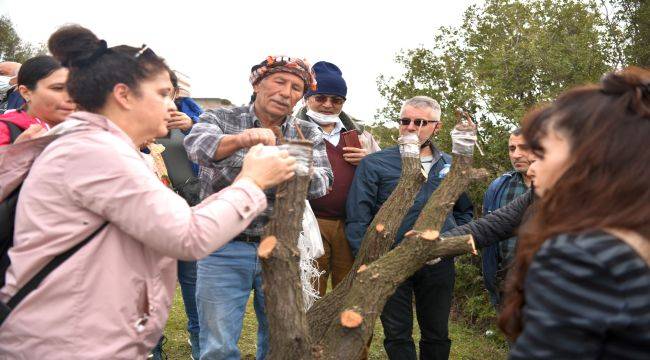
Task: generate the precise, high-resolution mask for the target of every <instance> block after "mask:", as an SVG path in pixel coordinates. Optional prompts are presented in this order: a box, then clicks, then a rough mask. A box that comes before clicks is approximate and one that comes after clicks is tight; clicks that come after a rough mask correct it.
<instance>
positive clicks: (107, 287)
mask: <svg viewBox="0 0 650 360" xmlns="http://www.w3.org/2000/svg"><path fill="white" fill-rule="evenodd" d="M49 48H50V51H51V52H52V54H54V56H55V57H57V58H58V59H59V60H60V61H61V62H62V63H63V64H64V65H66V66H68V67H69V69H70V74H69V79H68V84H67V87H68V91H69V93H70V96H71V97H72V99H73V100H74V102H75V103H77V104H78V105H79V106H80V108H83V109H84V110H86V112H77V113H74V114H72V115H71V116H70V117H69V120H70V119H71V120H76V122H77V123H79V125H77V126H75V128H74V130H73V132H71V133H69V134H66V135H64V136H62V137H60V138H58V139H56V140H54V141H53V142H52V143H51V144H50V145H48V146H47V148H46V149H45V151H43V152H42V154H41V155H40V156H38V157H37V158H36V160H35V161H34V163H33V165H32V166H31V169H30V170H29V175H28V176H27V178H26V180H25V181H24V183H23V186H22V190H21V193H20V198H19V201H18V207H17V213H16V222H15V226H16V229H15V236H14V247H13V248H11V250H10V252H9V256H10V258H11V266H10V267H9V270H8V271H7V275H6V285H5V286H4V287H3V288H2V289H1V290H0V300H2V301H4V302H6V301H7V299H9V298H10V297H11V296H13V295H14V294H15V293H16V291H17V289H20V288H21V287H22V286H23V285H24V284H25V282H26V281H27V280H28V279H30V278H31V277H32V276H33V275H34V274H35V273H36V272H37V271H39V270H40V269H41V268H42V267H43V266H44V264H46V263H47V262H48V261H49V260H51V259H52V258H53V257H54V256H56V255H57V254H60V253H62V252H64V251H66V250H67V249H69V248H71V247H72V246H74V245H75V244H78V243H79V242H81V241H82V239H84V238H86V237H87V236H88V235H89V234H91V233H93V232H94V231H95V230H96V229H98V228H100V227H101V225H102V224H103V223H105V222H108V226H106V227H105V228H103V229H102V230H101V231H100V232H99V233H98V234H97V235H96V236H95V237H94V238H93V239H92V240H90V242H88V243H87V244H86V245H85V246H84V247H82V248H81V249H80V250H79V251H78V252H76V253H75V254H74V255H72V256H71V257H70V258H69V259H68V260H67V261H65V262H64V263H63V264H62V265H60V266H59V267H58V268H56V269H55V270H54V271H53V272H52V273H50V274H49V276H48V277H47V278H45V280H44V281H43V282H42V283H41V284H40V286H39V287H38V288H36V290H34V291H33V292H32V293H31V294H30V295H28V296H27V297H26V298H25V299H24V300H23V301H22V302H21V303H20V304H19V305H18V306H17V307H16V308H15V309H14V310H13V312H12V313H11V314H10V315H9V317H8V318H7V319H6V320H5V322H4V324H3V325H2V327H1V328H0V358H2V359H138V358H139V359H142V358H145V357H146V355H147V352H148V351H149V349H151V348H152V347H153V346H154V345H155V344H156V342H157V341H158V339H159V338H160V336H161V335H162V331H163V328H164V326H165V322H166V321H167V316H168V312H169V308H170V306H171V301H172V297H173V295H174V289H175V281H176V259H184V260H189V259H197V258H201V257H204V256H206V255H208V254H210V253H211V252H213V251H215V250H216V249H217V248H219V247H220V246H222V245H223V244H225V243H226V242H228V241H229V240H230V239H232V238H233V237H235V236H236V235H237V234H239V233H240V232H241V231H243V230H244V229H245V228H246V227H247V226H248V224H249V223H250V221H251V220H252V219H253V218H255V217H256V216H257V215H258V214H259V213H261V212H262V210H263V209H264V208H265V207H266V205H267V204H266V197H265V195H264V193H263V191H262V190H263V189H265V188H268V187H271V186H274V185H277V184H278V183H280V182H282V181H285V180H287V179H289V178H290V177H291V176H293V171H294V166H295V159H294V158H292V157H289V156H288V154H287V153H286V152H276V153H274V154H268V152H264V153H263V152H262V151H261V145H257V146H256V147H253V148H252V149H251V151H250V152H249V153H248V155H247V156H246V158H245V159H244V164H243V168H242V170H241V173H240V174H239V176H238V179H235V181H234V182H233V185H232V186H230V187H229V188H226V189H224V190H223V191H221V192H219V193H217V194H214V195H212V196H210V197H208V198H206V199H205V200H204V201H203V202H202V203H201V204H199V205H198V206H195V207H189V206H188V205H187V203H186V202H185V200H183V199H182V198H181V197H179V196H178V195H176V194H175V193H174V192H173V191H171V190H170V189H168V188H167V187H166V186H165V185H163V183H162V182H161V181H160V180H159V179H158V178H157V177H156V175H154V173H153V171H152V170H151V169H150V168H148V167H147V165H146V163H145V161H144V160H143V158H142V155H141V154H140V152H139V151H138V146H139V145H140V144H143V143H144V142H146V141H147V140H148V139H152V138H156V137H160V136H164V135H165V134H166V133H167V127H166V121H165V119H166V117H167V116H168V109H169V107H170V106H172V100H171V98H170V94H171V92H172V85H171V82H170V78H169V69H168V68H167V65H165V63H164V62H163V60H162V59H161V58H159V57H158V56H156V54H154V53H153V51H151V50H150V49H148V48H147V47H145V46H143V47H142V48H133V47H129V46H124V45H122V46H116V47H111V48H107V47H106V42H104V41H103V40H98V39H97V37H96V36H95V35H94V34H93V33H92V32H90V31H89V30H87V29H84V28H82V27H79V26H67V27H64V28H61V29H59V30H58V31H57V32H55V33H54V34H53V35H52V36H51V37H50V40H49ZM43 139H44V138H39V139H36V140H34V141H32V142H24V143H21V144H17V145H13V146H11V147H5V148H4V149H2V150H0V167H2V166H3V165H2V164H3V163H4V164H6V163H7V161H2V160H3V159H2V156H3V153H2V151H4V150H6V151H7V152H8V153H10V154H13V155H12V156H17V157H21V156H22V157H26V156H28V155H29V153H30V152H29V151H28V150H29V149H30V147H29V146H28V145H30V143H38V142H39V141H43ZM16 147H20V148H21V151H13V152H12V151H11V148H16ZM4 155H5V156H8V155H7V154H4ZM21 164H22V162H21ZM0 170H3V169H0ZM15 173H16V170H13V171H0V195H2V192H3V187H5V185H6V184H10V183H11V182H12V181H13V182H14V183H15V178H13V179H12V178H8V177H9V176H11V175H12V174H13V175H14V176H15V175H16V174H15Z"/></svg>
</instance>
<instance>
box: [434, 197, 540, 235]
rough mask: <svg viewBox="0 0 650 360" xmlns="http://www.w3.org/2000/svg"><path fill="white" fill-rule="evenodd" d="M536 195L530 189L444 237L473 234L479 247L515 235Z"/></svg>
mask: <svg viewBox="0 0 650 360" xmlns="http://www.w3.org/2000/svg"><path fill="white" fill-rule="evenodd" d="M534 196H535V195H534V194H533V191H532V190H528V191H527V192H525V193H523V194H522V195H520V196H519V197H517V198H516V199H515V200H513V201H511V202H510V203H509V204H508V205H506V206H504V207H502V208H499V209H497V210H495V211H493V212H491V213H489V214H487V215H485V216H483V217H482V218H480V219H476V220H473V221H472V222H470V223H467V224H465V225H463V226H458V227H455V228H453V229H451V230H449V231H447V232H445V233H443V234H442V237H450V236H459V235H465V234H472V236H473V237H474V241H475V242H476V246H477V247H478V248H483V247H486V246H490V245H492V244H494V243H496V242H498V241H501V240H507V239H509V238H510V237H512V236H514V235H515V231H516V230H517V228H518V227H519V225H520V224H521V221H522V219H523V217H524V213H525V212H526V210H527V209H528V207H529V206H530V205H531V204H532V202H533V198H534Z"/></svg>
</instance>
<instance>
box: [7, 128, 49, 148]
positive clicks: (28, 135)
mask: <svg viewBox="0 0 650 360" xmlns="http://www.w3.org/2000/svg"><path fill="white" fill-rule="evenodd" d="M46 132H47V130H45V129H44V128H43V127H42V126H41V125H38V124H33V125H29V127H28V128H27V129H25V131H23V132H22V133H21V134H20V135H18V137H17V138H16V140H14V144H18V143H19V142H23V141H28V140H32V139H36V138H37V137H41V136H43V134H45V133H46Z"/></svg>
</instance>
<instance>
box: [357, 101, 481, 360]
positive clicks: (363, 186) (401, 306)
mask: <svg viewBox="0 0 650 360" xmlns="http://www.w3.org/2000/svg"><path fill="white" fill-rule="evenodd" d="M400 124H401V126H400V133H401V134H407V133H415V134H418V137H419V139H420V144H421V149H420V161H421V163H422V171H423V173H424V174H425V175H427V181H426V183H425V184H423V185H422V188H421V189H420V191H419V193H418V194H417V196H416V199H415V202H414V204H413V206H412V207H411V209H410V210H409V211H408V213H407V214H406V216H405V218H404V220H403V221H402V224H401V225H400V228H399V229H398V232H397V237H396V243H399V242H401V241H402V238H403V236H404V233H405V232H406V231H408V230H409V229H411V228H412V227H413V225H414V223H415V221H416V220H417V218H418V216H419V215H420V212H421V211H422V208H423V207H424V205H425V204H426V202H427V200H428V199H429V197H430V196H431V194H432V193H433V191H434V190H435V189H436V188H437V187H438V186H439V185H440V182H441V181H442V178H443V177H444V175H445V174H446V173H447V172H448V170H449V167H450V165H451V157H450V156H449V155H447V154H445V153H443V152H442V151H440V150H439V149H437V148H436V147H435V146H434V145H433V143H432V142H431V140H430V139H431V137H432V136H433V135H435V134H436V133H437V132H438V131H440V128H441V123H440V105H439V104H438V103H437V102H436V101H435V100H433V99H431V98H429V97H426V96H416V97H414V98H412V99H409V100H406V101H405V102H404V105H403V106H402V111H401V115H400ZM401 167H402V162H401V157H400V153H399V149H398V147H392V148H388V149H385V150H383V151H380V152H377V153H374V154H370V155H368V156H366V157H365V158H364V159H363V160H362V161H361V163H360V164H359V166H358V167H357V171H356V174H355V177H354V180H353V181H352V186H351V188H350V192H349V194H348V200H347V204H346V207H347V214H348V216H347V221H346V229H345V230H346V231H345V232H346V235H347V238H348V241H349V242H350V247H351V248H352V251H353V252H354V253H355V254H356V252H358V250H359V247H360V245H361V241H362V240H363V237H364V234H365V232H366V229H367V227H368V225H369V224H370V223H371V222H372V219H373V217H374V216H375V214H376V213H377V211H378V210H379V208H380V207H381V205H382V204H383V203H384V202H385V201H386V199H387V198H388V196H389V195H390V194H391V192H392V191H393V190H394V188H395V186H396V185H397V182H398V181H399V178H400V174H401ZM472 216H473V206H472V203H471V201H470V200H469V197H467V195H466V194H463V195H461V197H460V198H459V199H458V201H456V204H455V205H454V208H453V213H452V214H450V215H449V216H448V217H447V219H446V220H445V224H444V226H443V228H442V230H443V231H447V230H450V229H452V228H454V227H456V226H458V225H463V224H465V223H468V222H470V221H471V220H472ZM454 277H455V269H454V262H453V259H451V258H448V259H443V260H442V261H440V262H438V263H436V264H434V265H425V266H424V267H422V268H421V269H420V270H418V271H417V272H416V273H415V274H413V276H411V277H410V278H408V279H407V280H406V281H405V282H404V283H402V284H401V285H400V286H399V287H398V288H397V289H396V291H395V293H394V294H393V295H392V296H391V297H390V298H389V299H388V302H387V303H386V305H385V307H384V310H383V312H382V315H381V321H382V324H383V326H384V334H385V340H384V347H385V349H386V353H387V354H388V357H389V358H390V359H415V358H416V352H415V344H414V342H413V337H412V330H413V306H412V300H413V294H415V307H416V313H417V317H418V324H419V325H420V331H421V340H420V356H421V358H422V359H447V358H448V357H449V350H450V346H451V340H449V338H448V321H449V310H450V308H451V298H452V293H453V288H454Z"/></svg>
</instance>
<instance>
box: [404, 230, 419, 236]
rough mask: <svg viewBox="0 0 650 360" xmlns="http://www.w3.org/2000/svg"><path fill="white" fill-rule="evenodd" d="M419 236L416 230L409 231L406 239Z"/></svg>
mask: <svg viewBox="0 0 650 360" xmlns="http://www.w3.org/2000/svg"><path fill="white" fill-rule="evenodd" d="M417 234H418V232H417V231H415V230H409V231H407V232H406V233H405V234H404V237H413V236H415V235H417Z"/></svg>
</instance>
